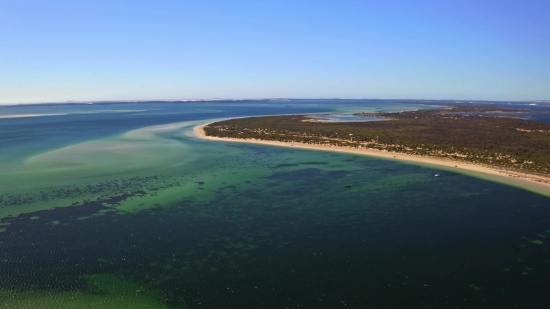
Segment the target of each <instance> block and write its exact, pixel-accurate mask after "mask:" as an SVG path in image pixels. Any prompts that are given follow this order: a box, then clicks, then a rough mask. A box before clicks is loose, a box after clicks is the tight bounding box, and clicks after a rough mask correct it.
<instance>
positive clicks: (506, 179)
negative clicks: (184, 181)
mask: <svg viewBox="0 0 550 309" xmlns="http://www.w3.org/2000/svg"><path fill="white" fill-rule="evenodd" d="M207 125H208V124H204V125H201V126H197V127H195V134H196V136H197V137H198V138H202V139H208V140H218V141H225V142H238V143H251V144H261V145H271V146H282V147H294V148H303V149H313V150H323V151H334V152H345V153H352V154H359V155H366V156H373V157H379V158H384V159H389V160H396V161H400V162H407V163H412V164H418V165H425V166H431V167H434V168H439V169H443V170H448V171H451V172H457V173H460V174H465V175H468V176H473V177H477V178H482V179H485V180H490V181H494V182H498V183H502V184H506V185H510V186H514V187H519V188H522V189H525V190H528V191H531V192H534V193H537V194H541V195H545V196H549V197H550V178H548V177H542V176H537V175H530V174H525V173H518V172H513V171H506V170H498V169H494V168H490V167H485V166H480V165H475V164H470V163H465V162H460V161H453V160H446V159H441V158H431V157H424V156H414V155H408V154H402V153H393V152H387V151H382V150H376V149H358V148H351V147H341V146H329V145H311V144H302V143H289V142H277V141H265V140H257V139H238V138H220V137H212V136H206V134H205V132H204V127H205V126H207Z"/></svg>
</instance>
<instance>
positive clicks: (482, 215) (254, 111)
mask: <svg viewBox="0 0 550 309" xmlns="http://www.w3.org/2000/svg"><path fill="white" fill-rule="evenodd" d="M419 108H434V107H430V106H424V105H404V104H393V103H388V102H372V101H369V102H364V101H330V100H323V101H289V102H269V103H267V102H246V103H245V102H240V103H239V102H226V103H223V102H220V103H186V104H175V103H170V104H167V103H156V104H155V103H151V104H115V105H86V106H82V105H78V106H76V105H75V106H71V105H62V106H39V107H12V108H0V115H6V114H14V115H15V114H50V116H43V117H32V118H10V119H0V145H1V148H0V279H1V280H0V308H113V309H118V308H550V294H548V287H550V251H549V249H550V246H549V244H550V199H549V198H546V197H543V196H538V195H534V194H533V193H530V192H527V191H523V190H521V189H517V188H513V187H509V186H504V185H501V184H497V183H492V182H488V181H485V180H481V179H477V178H472V177H469V176H465V175H460V174H456V173H451V172H447V171H438V170H434V169H432V168H428V167H424V166H416V165H410V164H403V163H399V162H394V161H387V160H381V159H376V158H372V157H365V156H357V155H346V154H341V153H331V152H320V151H308V150H300V149H289V148H278V147H268V146H256V145H250V144H238V143H225V142H217V141H207V140H199V139H197V138H196V137H195V136H194V134H193V127H194V126H196V125H199V124H203V123H207V122H210V121H214V120H216V119H225V118H232V117H243V116H254V115H272V114H291V113H315V114H318V113H352V112H361V111H363V112H376V111H400V110H414V109H419ZM51 114H55V115H51ZM534 114H535V113H534ZM435 173H439V174H440V177H434V176H433V175H434V174H435ZM348 183H349V184H351V185H352V187H351V188H346V187H344V185H345V184H348Z"/></svg>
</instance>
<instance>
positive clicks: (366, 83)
mask: <svg viewBox="0 0 550 309" xmlns="http://www.w3.org/2000/svg"><path fill="white" fill-rule="evenodd" d="M548 12H550V1H548V0H525V1H517V0H513V1H510V0H499V1H497V0H483V1H480V0H460V1H458V0H456V1H455V0H442V1H438V0H430V1H426V0H414V1H413V0H411V1H409V0H385V1H380V0H377V1H368V0H338V1H336V0H330V1H328V0H292V1H289V0H277V1H275V0H273V1H271V0H269V1H268V0H254V1H252V0H240V1H224V0H217V1H211V0H200V1H186V0H177V1H172V0H164V1H163V0H155V1H149V0H132V1H126V0H120V1H117V0H109V1H104V0H94V1H79V0H48V1H27V0H0V104H11V103H36V102H64V101H68V100H75V101H87V100H89V101H100V100H176V99H209V98H228V99H243V98H283V97H285V98H385V99H392V98H393V99H405V98H409V99H457V100H458V99H464V100H466V99H471V100H550V18H548Z"/></svg>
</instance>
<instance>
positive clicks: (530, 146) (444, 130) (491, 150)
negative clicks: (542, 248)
mask: <svg viewBox="0 0 550 309" xmlns="http://www.w3.org/2000/svg"><path fill="white" fill-rule="evenodd" d="M522 112H523V110H519V109H492V108H488V107H471V108H461V107H448V108H446V109H443V110H419V111H410V112H397V113H357V114H354V115H356V116H368V117H378V118H383V119H384V120H385V121H365V122H320V121H319V120H318V119H317V118H316V117H313V116H311V115H284V116H266V117H252V118H239V119H230V120H225V121H220V122H215V123H211V124H208V125H205V126H202V127H199V128H197V130H196V132H197V135H198V136H199V137H203V138H210V139H219V138H221V139H225V140H231V141H241V142H242V141H246V142H254V143H262V144H271V145H282V146H292V147H302V148H314V149H324V150H326V149H332V150H337V151H346V152H353V153H361V154H367V155H373V156H382V157H386V158H395V159H398V160H406V161H414V162H419V163H428V164H434V165H439V166H445V167H448V168H456V169H463V170H468V171H473V172H478V173H484V174H488V175H492V176H506V177H507V178H508V179H507V180H506V181H505V182H507V183H510V184H515V185H518V186H523V187H528V188H530V189H533V190H534V191H538V192H542V193H546V194H550V178H549V176H550V124H548V123H543V122H534V121H529V120H524V119H521V118H519V117H515V115H517V116H521V113H522ZM365 118H367V117H365ZM509 178H517V179H516V180H513V181H511V180H510V179H509ZM497 180H498V179H497ZM500 180H501V182H503V181H502V179H500ZM534 183H535V184H534ZM535 187H536V188H535Z"/></svg>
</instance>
